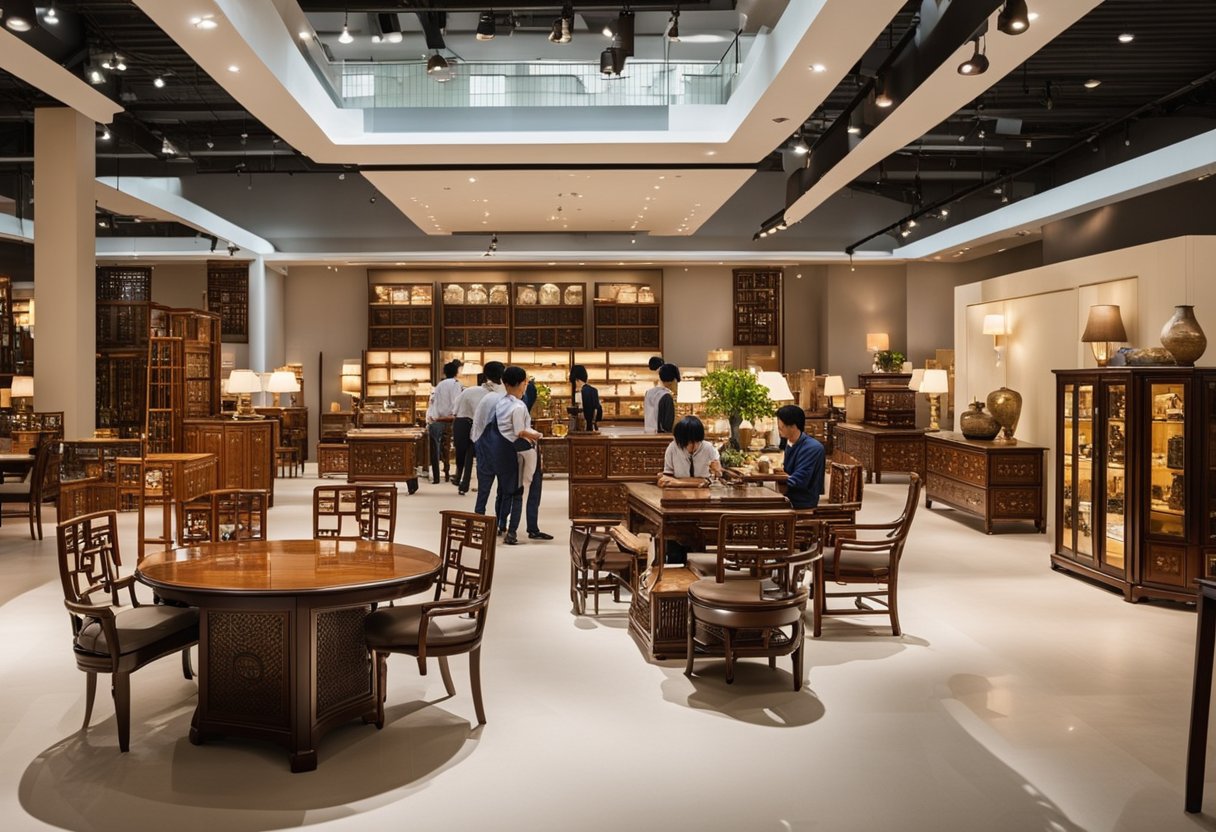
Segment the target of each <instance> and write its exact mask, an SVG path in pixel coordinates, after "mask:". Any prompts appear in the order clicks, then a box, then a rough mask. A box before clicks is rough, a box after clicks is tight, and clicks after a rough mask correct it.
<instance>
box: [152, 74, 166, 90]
mask: <svg viewBox="0 0 1216 832" xmlns="http://www.w3.org/2000/svg"><path fill="white" fill-rule="evenodd" d="M152 86H154V87H156V88H157V89H158V90H160V89H164V87H165V79H164V78H162V77H161V76H160V75H157V76H156V77H155V78H153V79H152Z"/></svg>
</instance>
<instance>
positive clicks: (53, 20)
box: [42, 3, 59, 26]
mask: <svg viewBox="0 0 1216 832" xmlns="http://www.w3.org/2000/svg"><path fill="white" fill-rule="evenodd" d="M42 20H43V21H44V22H45V23H49V24H50V25H51V26H58V25H59V12H57V11H55V4H54V3H51V7H50V8H49V9H47V10H46V14H44V15H43V16H42Z"/></svg>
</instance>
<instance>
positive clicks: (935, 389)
mask: <svg viewBox="0 0 1216 832" xmlns="http://www.w3.org/2000/svg"><path fill="white" fill-rule="evenodd" d="M924 373H925V375H924V377H923V379H922V381H921V383H920V388H919V389H920V392H921V393H924V394H926V395H927V396H928V397H929V430H930V432H932V431H937V430H941V429H942V428H941V425H940V424H939V423H938V418H939V417H940V416H941V407H942V393H949V392H950V375H949V373H947V372H946V371H945V370H925V371H924Z"/></svg>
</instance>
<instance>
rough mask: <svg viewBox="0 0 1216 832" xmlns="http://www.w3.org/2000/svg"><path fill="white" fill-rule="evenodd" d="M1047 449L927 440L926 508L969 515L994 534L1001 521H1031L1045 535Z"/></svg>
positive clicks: (947, 436)
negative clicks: (943, 506) (935, 506)
mask: <svg viewBox="0 0 1216 832" xmlns="http://www.w3.org/2000/svg"><path fill="white" fill-rule="evenodd" d="M1046 454H1047V449H1046V448H1044V447H1042V446H1040V445H1031V444H1029V443H1027V442H1018V441H1013V442H996V441H993V440H979V439H968V438H966V437H965V436H963V435H962V434H961V433H950V432H946V431H943V432H940V433H929V434H926V435H925V508H932V506H933V501H934V500H937V501H939V502H942V503H945V504H946V505H948V506H951V507H953V508H956V509H958V510H959V511H965V512H967V513H968V514H973V515H975V516H976V517H979V518H980V519H982V520H983V521H984V531H985V532H987V533H988V534H992V524H993V523H994V522H996V521H999V520H1031V521H1033V522H1034V527H1035V529H1036V530H1037V531H1040V532H1046V531H1047V491H1046V489H1045V488H1043V468H1044V457H1045V455H1046Z"/></svg>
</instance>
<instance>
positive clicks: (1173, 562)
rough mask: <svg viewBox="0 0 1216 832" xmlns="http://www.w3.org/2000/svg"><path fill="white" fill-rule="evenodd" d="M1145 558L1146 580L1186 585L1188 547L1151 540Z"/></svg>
mask: <svg viewBox="0 0 1216 832" xmlns="http://www.w3.org/2000/svg"><path fill="white" fill-rule="evenodd" d="M1146 550H1147V551H1146V554H1145V558H1144V580H1145V581H1149V582H1151V583H1156V584H1170V585H1172V586H1186V571H1187V570H1186V549H1185V548H1184V547H1181V546H1163V545H1161V544H1159V543H1154V542H1152V541H1150V542H1149V543H1148V544H1147V546H1146Z"/></svg>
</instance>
